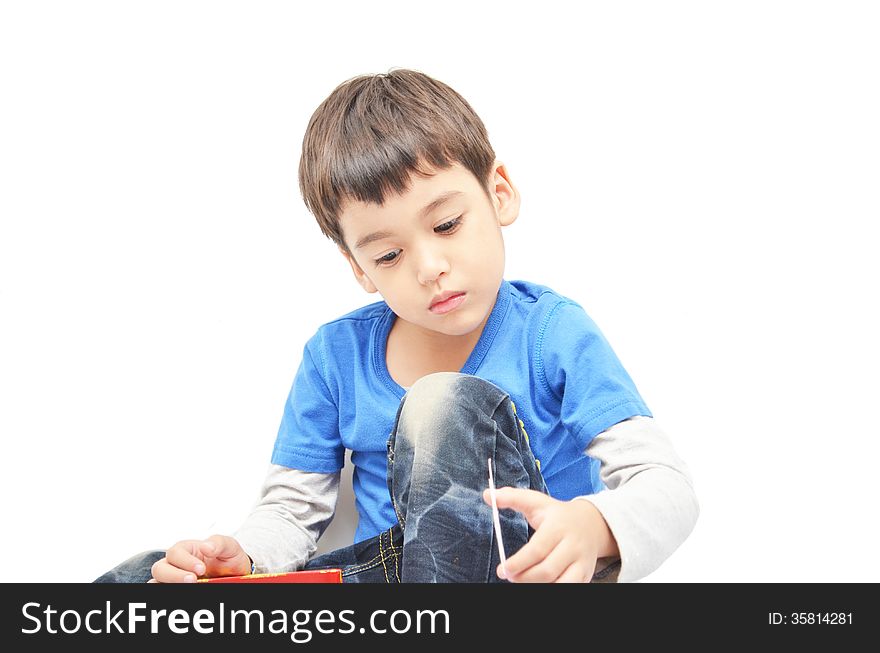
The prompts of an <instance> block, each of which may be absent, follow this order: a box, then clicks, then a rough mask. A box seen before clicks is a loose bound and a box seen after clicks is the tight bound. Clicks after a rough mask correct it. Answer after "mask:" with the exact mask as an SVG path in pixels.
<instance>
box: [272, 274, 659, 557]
mask: <svg viewBox="0 0 880 653" xmlns="http://www.w3.org/2000/svg"><path fill="white" fill-rule="evenodd" d="M394 319H395V315H394V313H392V311H391V309H390V308H389V307H388V305H387V304H386V303H385V302H376V303H374V304H370V305H368V306H364V307H363V308H359V309H358V310H356V311H352V312H351V313H349V314H347V315H344V316H342V317H340V318H339V319H336V320H333V321H332V322H328V323H327V324H324V325H322V326H321V327H320V328H319V329H318V331H317V332H316V333H315V335H314V336H312V338H310V339H309V341H308V342H307V343H306V346H305V348H304V350H303V357H302V362H301V364H300V367H299V369H298V370H297V373H296V376H295V378H294V380H293V387H292V388H291V390H290V395H289V396H288V399H287V402H286V404H285V407H284V415H283V417H282V420H281V427H280V429H279V431H278V437H277V439H276V441H275V448H274V451H273V453H272V462H273V463H275V464H277V465H283V466H285V467H291V468H294V469H300V470H303V471H308V472H325V473H329V472H336V471H338V470H340V469H342V466H343V464H344V461H345V450H346V449H350V450H351V452H352V454H351V461H352V463H353V464H354V472H353V475H352V478H353V484H354V494H355V503H356V506H357V510H358V515H359V520H358V527H357V531H356V532H355V541H356V542H359V541H361V540H364V539H367V538H369V537H372V536H374V535H377V534H378V533H380V532H381V531H383V530H385V529H388V528H390V527H391V526H392V525H393V524H394V523H395V522H396V521H397V517H396V516H395V514H394V509H393V507H392V505H391V497H390V494H389V492H388V485H387V480H386V479H387V474H386V455H387V449H386V443H387V441H388V437H389V436H390V435H391V430H392V429H393V427H394V420H395V418H396V416H397V409H398V407H399V404H400V400H401V398H403V395H404V393H405V392H406V391H405V390H404V388H402V387H401V386H400V385H398V384H397V383H396V382H395V381H394V380H393V379H392V378H391V375H390V374H389V372H388V368H387V366H386V364H385V347H386V343H387V341H388V333H389V331H390V330H391V326H392V324H393V322H394ZM460 371H461V373H463V374H472V375H474V376H478V377H480V378H483V379H486V380H487V381H491V382H492V383H494V384H495V385H497V386H498V387H500V388H502V389H504V390H505V391H507V393H508V394H510V397H511V399H512V400H513V402H514V404H515V405H516V413H517V416H518V417H519V418H520V419H521V420H522V421H523V425H524V428H525V430H526V433H527V434H528V436H529V443H530V445H531V448H532V451H533V452H534V454H535V457H536V458H537V459H538V460H539V461H540V465H541V472H542V474H543V476H544V480H545V481H546V483H547V488H548V489H549V491H550V494H551V495H552V496H554V497H556V498H558V499H562V500H566V499H571V498H573V497H575V496H579V495H584V494H593V493H595V492H598V491H599V490H601V489H603V488H604V485H603V484H602V482H601V480H600V479H599V465H598V461H596V460H593V459H591V458H589V457H587V456H586V455H584V449H586V447H587V445H588V444H589V443H590V441H591V440H592V439H593V437H594V436H596V435H597V434H598V433H601V432H602V431H604V430H605V429H607V428H609V427H611V426H613V425H614V424H616V423H617V422H620V421H622V420H624V419H627V418H629V417H632V416H634V415H647V416H650V415H651V413H650V412H649V411H648V408H647V407H646V405H645V403H644V401H642V398H641V396H639V393H638V391H637V390H636V388H635V385H634V384H633V382H632V380H631V379H630V377H629V375H628V374H627V372H626V370H624V368H623V366H622V365H621V364H620V361H619V360H618V358H617V356H616V355H615V354H614V352H613V351H612V349H611V347H610V346H609V344H608V342H607V341H606V340H605V338H604V337H603V336H602V334H601V333H600V331H599V329H598V328H597V327H596V325H595V324H594V323H593V321H592V320H591V319H590V318H589V317H588V316H587V314H586V313H585V312H584V310H583V308H581V306H580V305H579V304H577V303H576V302H574V301H572V300H571V299H568V298H566V297H563V296H562V295H559V294H558V293H556V292H554V291H553V290H551V289H550V288H547V287H545V286H540V285H537V284H533V283H529V282H526V281H506V280H505V281H502V283H501V287H500V288H499V291H498V298H497V299H496V301H495V306H494V307H493V309H492V313H491V314H490V315H489V319H488V321H487V322H486V326H485V328H484V329H483V333H482V335H481V336H480V339H479V341H478V342H477V344H476V346H475V347H474V349H473V351H472V352H471V354H470V357H469V358H468V359H467V361H466V362H465V364H464V367H463V368H462V369H461V370H460Z"/></svg>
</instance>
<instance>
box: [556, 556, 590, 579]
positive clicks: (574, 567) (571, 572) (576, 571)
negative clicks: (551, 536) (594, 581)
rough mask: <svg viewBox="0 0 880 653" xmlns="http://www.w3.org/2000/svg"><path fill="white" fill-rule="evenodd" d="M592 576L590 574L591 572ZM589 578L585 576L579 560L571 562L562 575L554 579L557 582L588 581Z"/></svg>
mask: <svg viewBox="0 0 880 653" xmlns="http://www.w3.org/2000/svg"><path fill="white" fill-rule="evenodd" d="M591 576H592V574H591ZM590 580H591V578H587V575H586V574H585V573H584V565H583V563H582V562H581V561H580V560H576V561H575V562H573V563H571V564H570V565H569V566H568V569H566V570H565V571H564V572H562V575H561V576H560V577H559V578H557V579H556V582H557V583H589V582H590Z"/></svg>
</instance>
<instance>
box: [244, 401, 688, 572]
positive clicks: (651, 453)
mask: <svg viewBox="0 0 880 653" xmlns="http://www.w3.org/2000/svg"><path fill="white" fill-rule="evenodd" d="M585 453H586V454H587V455H588V456H590V457H592V458H595V459H596V460H598V461H599V463H600V472H599V473H600V476H601V478H602V481H603V482H604V483H605V485H606V487H607V489H605V490H603V491H601V492H599V493H597V494H592V495H587V496H583V497H578V499H583V500H586V501H590V502H591V503H593V505H595V506H596V508H597V509H598V510H599V512H600V513H601V514H602V516H603V517H604V519H605V521H606V523H607V524H608V527H609V528H610V530H611V533H612V534H613V535H614V538H615V539H616V541H617V546H618V549H619V550H620V560H619V564H618V561H617V560H610V559H604V558H603V559H600V560H599V561H598V563H597V567H596V575H595V576H594V580H596V581H599V580H601V581H605V582H607V581H614V580H616V581H618V582H628V581H635V580H638V579H640V578H644V577H645V576H647V575H648V574H650V573H651V572H652V571H654V570H655V569H657V568H658V567H659V566H660V565H661V564H662V563H663V561H664V560H666V559H667V558H668V557H669V556H670V555H671V554H672V553H673V551H675V550H676V549H677V548H678V547H679V546H680V545H681V543H682V542H684V540H685V539H686V538H687V537H688V535H689V534H690V532H691V531H692V530H693V528H694V524H695V523H696V520H697V516H698V515H699V511H700V509H699V503H698V501H697V498H696V494H695V492H694V487H693V481H692V479H691V476H690V473H689V471H688V469H687V466H686V465H685V463H684V461H683V460H682V459H681V458H680V457H679V456H678V454H677V453H676V452H675V449H674V448H673V446H672V443H671V441H670V440H669V438H668V437H667V435H666V434H665V433H664V432H663V431H662V430H661V429H660V428H659V427H658V426H657V425H656V423H655V422H654V420H653V419H652V418H650V417H632V418H630V419H627V420H624V421H622V422H620V423H618V424H615V425H614V426H612V427H611V428H609V429H607V430H605V431H603V432H602V433H600V434H599V435H597V436H596V437H595V438H593V440H592V441H591V442H590V444H589V446H587V448H586V451H585ZM339 478H340V472H335V473H331V474H326V473H319V472H303V471H300V470H296V469H289V468H287V467H282V466H279V465H271V466H270V467H269V472H268V474H267V476H266V479H265V481H264V483H263V487H262V492H261V498H260V500H259V502H258V503H257V505H256V506H255V508H254V509H253V511H252V512H251V513H250V515H249V516H248V517H247V518H246V519H245V521H244V523H243V524H242V525H241V527H240V528H239V529H238V530H237V531H236V532H235V533H234V535H233V536H234V537H235V538H236V539H237V540H238V542H239V543H240V544H241V546H242V548H243V549H244V550H245V551H246V552H247V553H248V555H250V556H251V558H252V559H253V561H254V563H255V569H256V571H257V572H270V571H272V572H280V571H293V570H296V569H300V568H301V567H302V566H303V565H304V564H305V563H306V562H307V561H308V559H309V557H310V556H311V555H312V554H313V553H314V552H315V550H316V549H317V542H318V538H320V536H321V534H322V533H323V532H324V529H325V528H326V527H327V525H328V524H329V523H330V520H331V519H332V518H333V515H334V512H335V509H336V499H337V496H338V493H339Z"/></svg>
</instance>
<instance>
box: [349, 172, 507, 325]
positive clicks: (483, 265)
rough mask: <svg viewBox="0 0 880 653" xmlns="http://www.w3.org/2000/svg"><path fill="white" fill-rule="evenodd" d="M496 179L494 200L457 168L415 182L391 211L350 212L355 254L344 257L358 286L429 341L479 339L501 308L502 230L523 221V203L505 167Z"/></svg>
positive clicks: (392, 201)
mask: <svg viewBox="0 0 880 653" xmlns="http://www.w3.org/2000/svg"><path fill="white" fill-rule="evenodd" d="M491 180H492V182H491V185H490V193H489V195H490V197H487V195H486V191H485V190H484V188H483V187H482V185H481V184H480V182H479V181H477V179H476V177H474V175H473V174H472V173H471V172H470V171H469V170H467V168H465V167H463V166H461V165H460V164H454V165H453V166H452V167H450V168H447V169H445V170H440V171H435V174H434V176H433V177H430V178H421V177H416V176H413V177H411V178H410V187H409V190H408V191H406V192H405V193H404V194H403V195H394V196H391V197H389V198H387V199H386V201H385V204H384V205H383V206H378V205H376V204H365V203H362V202H349V203H347V204H346V205H345V206H344V207H343V211H342V214H341V216H340V223H341V226H342V233H343V235H344V238H345V244H346V245H347V246H348V248H349V251H350V252H351V254H349V253H348V252H345V251H342V254H343V256H345V258H346V259H347V260H348V262H349V263H350V264H351V268H352V270H353V272H354V275H355V278H356V279H357V281H358V283H360V284H361V286H363V288H364V290H366V291H367V292H370V293H374V292H378V293H379V294H381V295H382V298H383V299H384V300H385V302H386V303H387V304H388V306H389V307H390V308H391V310H392V311H394V313H395V314H396V315H397V317H398V318H399V319H401V320H404V321H405V322H407V323H409V324H410V325H411V326H414V327H416V328H417V329H419V330H422V331H423V332H424V334H425V335H432V334H433V335H436V334H444V335H448V336H464V335H468V334H471V333H473V332H474V330H475V329H478V328H481V327H482V326H483V324H484V322H485V320H486V318H487V317H488V315H489V313H490V312H491V310H492V307H493V306H494V304H495V299H496V297H497V294H498V288H499V286H500V284H501V279H502V277H503V274H504V242H503V239H502V237H501V227H503V226H507V225H509V224H511V223H512V222H513V221H514V220H515V219H516V217H517V215H518V214H519V204H520V201H519V193H518V192H517V191H516V189H515V188H514V187H513V185H512V184H511V183H510V180H509V179H508V175H507V171H506V169H505V168H504V165H503V164H501V163H499V162H497V161H496V163H495V165H494V167H493V169H492V173H491ZM490 198H491V199H490ZM441 200H442V201H441ZM340 249H341V248H340ZM447 298H448V299H447ZM444 299H445V300H447V301H439V302H438V300H444Z"/></svg>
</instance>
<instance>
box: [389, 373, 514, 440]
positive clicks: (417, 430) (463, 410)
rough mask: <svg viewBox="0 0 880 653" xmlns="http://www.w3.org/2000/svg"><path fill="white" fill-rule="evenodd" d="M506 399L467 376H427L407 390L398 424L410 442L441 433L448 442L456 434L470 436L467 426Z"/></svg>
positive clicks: (451, 374) (496, 389)
mask: <svg viewBox="0 0 880 653" xmlns="http://www.w3.org/2000/svg"><path fill="white" fill-rule="evenodd" d="M506 396H507V395H506V393H505V392H504V391H503V390H501V389H500V388H498V387H497V386H495V385H493V384H492V383H490V382H489V381H486V380H485V379H481V378H479V377H476V376H473V375H470V374H461V373H459V372H436V373H434V374H428V375H426V376H423V377H422V378H420V379H419V380H418V381H416V382H415V383H413V384H412V386H410V388H409V390H408V391H407V393H406V396H405V397H404V401H403V406H402V408H401V413H400V421H401V425H402V426H403V430H404V431H405V432H406V434H407V436H408V437H410V438H412V439H413V440H422V439H423V437H424V436H432V437H434V436H436V435H438V434H439V433H441V432H442V433H443V435H444V439H449V438H450V437H451V436H452V435H453V433H455V432H457V431H467V432H468V433H470V432H471V430H472V429H471V428H469V425H471V424H473V423H474V422H475V421H477V420H479V419H481V417H480V415H490V414H491V412H492V410H493V408H494V407H495V406H497V404H498V401H499V400H500V399H501V398H503V397H506ZM456 426H457V427H461V428H455V427H456Z"/></svg>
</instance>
